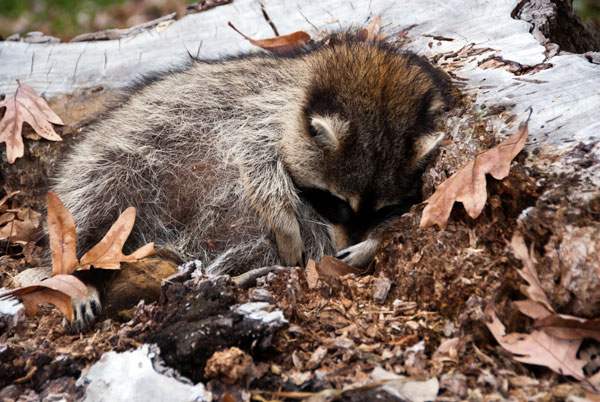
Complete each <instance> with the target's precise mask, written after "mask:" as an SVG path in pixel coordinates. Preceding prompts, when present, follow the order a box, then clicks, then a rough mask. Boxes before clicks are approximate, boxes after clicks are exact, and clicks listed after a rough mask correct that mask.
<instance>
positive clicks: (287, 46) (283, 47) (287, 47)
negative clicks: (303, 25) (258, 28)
mask: <svg viewBox="0 0 600 402" xmlns="http://www.w3.org/2000/svg"><path fill="white" fill-rule="evenodd" d="M227 25H229V26H230V27H231V28H233V30H234V31H235V32H237V33H239V34H240V35H242V36H243V37H244V39H246V40H247V41H248V42H250V43H252V44H253V45H254V46H258V47H260V48H263V49H265V50H268V51H270V52H273V53H278V54H281V53H290V52H294V51H297V50H300V49H302V48H303V47H304V45H306V42H307V41H308V40H310V35H309V34H307V33H306V32H304V31H296V32H293V33H291V34H288V35H281V36H276V37H274V38H269V39H252V38H249V37H247V36H246V35H244V34H243V33H241V32H240V31H239V30H238V29H237V28H236V27H235V26H233V24H232V23H231V22H227Z"/></svg>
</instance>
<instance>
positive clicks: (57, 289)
mask: <svg viewBox="0 0 600 402" xmlns="http://www.w3.org/2000/svg"><path fill="white" fill-rule="evenodd" d="M9 296H18V297H20V298H21V301H22V302H23V305H24V306H25V312H26V313H27V315H28V316H30V317H33V316H35V314H36V313H37V308H38V304H40V303H50V304H52V305H54V306H55V307H56V308H58V309H59V310H60V311H61V313H63V315H64V316H65V317H67V319H68V320H69V321H73V305H72V302H71V298H79V299H81V298H84V297H86V296H87V288H86V286H85V285H84V284H83V283H82V282H81V281H80V280H79V279H77V278H76V277H75V276H73V275H56V276H52V277H50V278H48V279H45V280H43V281H41V282H39V283H37V284H35V285H32V286H25V287H22V288H18V289H14V290H11V291H9V292H6V293H4V294H2V295H0V298H4V297H9Z"/></svg>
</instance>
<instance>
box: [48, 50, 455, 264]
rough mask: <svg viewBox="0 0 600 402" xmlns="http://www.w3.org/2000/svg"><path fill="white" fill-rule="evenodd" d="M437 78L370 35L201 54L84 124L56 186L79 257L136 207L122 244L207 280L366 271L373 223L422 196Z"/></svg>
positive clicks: (439, 94) (441, 84)
mask: <svg viewBox="0 0 600 402" xmlns="http://www.w3.org/2000/svg"><path fill="white" fill-rule="evenodd" d="M441 77H442V76H441V75H440V73H439V72H437V71H436V70H435V69H434V68H433V67H431V66H430V65H429V64H428V63H426V62H425V61H423V60H422V59H421V58H419V57H418V56H416V55H414V54H411V53H402V52H398V51H397V50H396V49H393V48H390V47H385V46H383V45H375V44H364V43H343V44H339V45H336V46H332V47H322V48H318V49H315V50H312V51H307V52H305V53H301V54H298V55H295V56H293V57H276V56H265V55H257V54H251V55H247V56H244V57H239V58H233V59H230V60H224V61H218V62H203V61H196V62H194V63H193V65H192V66H191V67H190V68H189V69H188V70H185V71H180V72H175V73H167V74H165V75H164V76H162V77H160V78H159V79H157V80H155V81H152V82H149V83H147V84H146V85H145V86H142V87H140V88H139V89H137V90H136V92H134V93H132V94H131V96H130V97H129V98H128V100H126V101H125V102H124V103H123V105H122V106H121V107H120V108H118V109H115V110H114V111H113V112H111V113H110V114H109V115H108V117H107V118H106V119H105V120H104V121H102V122H100V123H99V124H97V125H96V126H95V127H93V128H92V130H91V131H90V132H88V133H87V135H86V137H85V139H84V140H83V141H82V142H81V143H79V144H78V145H77V146H76V147H75V148H74V149H73V151H72V152H71V153H70V154H69V156H68V157H67V159H66V161H65V163H64V164H63V165H62V166H61V168H60V170H59V172H58V176H57V181H56V184H55V186H54V190H55V191H56V192H57V193H58V195H59V196H60V197H61V199H62V200H63V201H64V203H65V205H66V206H67V208H69V210H71V211H72V212H73V214H74V217H75V221H76V223H77V227H78V239H79V243H80V244H79V247H78V249H80V250H84V249H86V247H87V246H88V245H90V244H94V243H95V242H97V241H98V239H99V238H101V236H102V233H104V232H105V231H106V229H107V228H108V226H109V225H110V224H111V223H112V222H113V221H114V219H115V218H116V216H118V214H119V213H120V212H121V211H122V210H124V209H125V208H126V207H128V206H130V205H134V206H135V207H136V208H137V211H138V219H137V222H136V225H135V227H134V230H133V232H132V234H131V236H130V240H129V241H128V243H127V245H126V246H127V247H126V248H127V249H130V250H131V249H134V248H137V247H139V246H140V245H141V244H143V243H146V242H149V241H154V242H155V243H157V245H158V246H159V247H161V248H162V249H163V250H169V251H171V252H172V253H174V254H176V255H177V256H178V257H179V258H180V259H181V260H186V259H191V258H199V259H201V260H202V261H203V263H204V265H205V266H206V267H207V271H208V272H211V273H219V272H229V273H240V272H244V271H247V270H249V269H251V268H255V267H259V266H266V265H274V264H281V265H303V264H304V262H305V261H306V258H307V257H309V258H313V259H320V258H321V257H322V256H323V255H325V254H332V253H336V252H337V253H338V255H339V256H340V257H341V258H343V259H344V260H345V261H346V262H347V263H349V264H351V265H356V266H363V265H366V264H368V263H369V262H370V261H371V259H372V258H373V255H374V253H375V249H376V247H377V242H378V238H379V236H380V234H381V231H382V228H383V227H385V225H386V224H387V223H389V221H390V220H391V218H392V217H394V216H398V214H400V213H402V212H404V211H406V210H407V209H408V207H410V205H412V204H413V203H414V202H417V201H419V196H420V174H421V170H422V168H423V165H424V163H425V162H426V160H427V155H428V154H429V153H430V152H431V150H432V149H434V148H435V146H436V144H437V143H438V141H439V139H440V137H439V136H438V135H436V134H433V133H432V131H433V115H434V114H435V113H436V112H437V111H438V110H439V109H440V108H441V107H442V105H443V103H444V91H445V86H446V84H445V81H444V80H443V79H442V78H441Z"/></svg>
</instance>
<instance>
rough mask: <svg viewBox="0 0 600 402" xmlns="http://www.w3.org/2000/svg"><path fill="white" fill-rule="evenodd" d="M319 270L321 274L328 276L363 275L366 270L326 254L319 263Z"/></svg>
mask: <svg viewBox="0 0 600 402" xmlns="http://www.w3.org/2000/svg"><path fill="white" fill-rule="evenodd" d="M317 271H318V272H319V275H322V276H328V277H337V276H344V275H348V274H355V275H362V274H363V273H364V272H365V271H363V270H361V269H358V268H354V267H353V266H351V265H348V264H346V263H345V262H344V261H342V260H338V259H337V258H335V257H332V256H330V255H326V256H325V257H323V258H322V259H321V262H320V263H319V264H318V265H317Z"/></svg>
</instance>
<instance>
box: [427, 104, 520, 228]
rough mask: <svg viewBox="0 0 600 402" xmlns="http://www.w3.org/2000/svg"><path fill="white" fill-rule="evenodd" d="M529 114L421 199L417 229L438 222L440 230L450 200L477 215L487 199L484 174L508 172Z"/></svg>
mask: <svg viewBox="0 0 600 402" xmlns="http://www.w3.org/2000/svg"><path fill="white" fill-rule="evenodd" d="M529 117H531V111H530V112H529ZM529 117H528V118H527V120H526V121H525V122H524V123H522V124H521V125H520V127H519V131H518V132H517V133H515V134H513V135H512V136H510V137H509V138H507V139H506V140H505V141H503V142H502V143H500V144H499V145H497V146H496V147H494V148H492V149H490V150H488V151H485V152H484V153H482V154H479V155H477V157H476V158H475V159H474V160H472V161H470V162H468V163H467V164H466V165H465V166H463V167H462V168H461V169H460V170H459V171H458V172H456V173H454V174H453V175H452V176H451V177H450V178H449V179H447V180H446V181H444V182H443V183H442V184H440V186H439V187H438V188H437V190H436V191H435V193H434V194H433V195H432V196H431V197H429V199H427V200H426V201H425V202H426V203H427V206H426V207H425V209H424V210H423V215H422V217H421V222H420V224H419V226H420V227H421V229H427V228H429V227H431V226H433V225H438V227H439V228H440V229H442V230H444V229H445V228H446V224H447V223H448V218H449V217H450V212H451V211H452V206H453V205H454V202H462V204H463V205H464V207H465V210H466V211H467V213H468V214H469V216H470V217H471V218H477V217H478V216H479V214H480V213H481V211H482V210H483V207H484V206H485V202H486V200H487V191H486V179H485V175H486V174H488V173H489V174H491V175H492V176H493V177H494V178H496V179H498V180H501V179H503V178H505V177H506V176H508V173H509V171H510V163H511V161H512V160H513V159H514V157H515V156H517V154H518V153H519V152H521V150H522V149H523V147H524V146H525V141H526V140H527V133H528V129H527V124H528V122H529Z"/></svg>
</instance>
